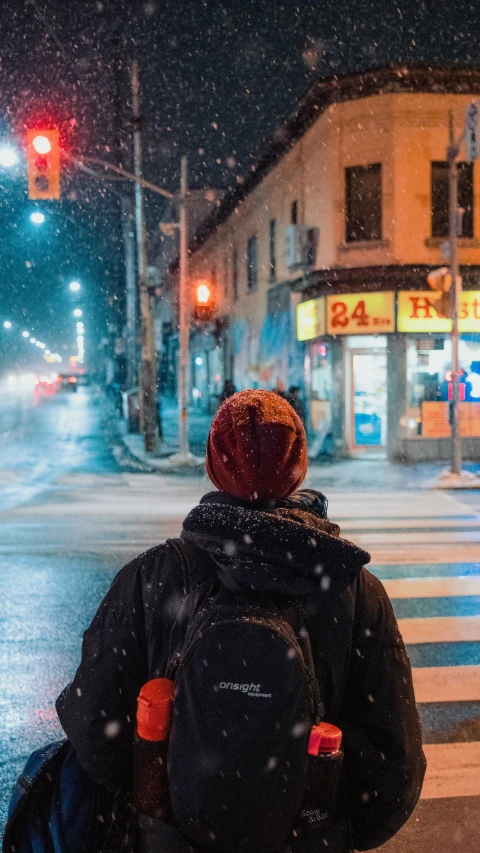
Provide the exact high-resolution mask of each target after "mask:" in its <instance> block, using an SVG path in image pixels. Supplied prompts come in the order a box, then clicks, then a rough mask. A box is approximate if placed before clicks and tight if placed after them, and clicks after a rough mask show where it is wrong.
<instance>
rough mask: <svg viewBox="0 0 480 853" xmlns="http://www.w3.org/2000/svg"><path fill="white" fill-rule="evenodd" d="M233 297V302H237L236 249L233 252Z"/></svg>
mask: <svg viewBox="0 0 480 853" xmlns="http://www.w3.org/2000/svg"><path fill="white" fill-rule="evenodd" d="M232 296H233V301H234V302H236V301H237V299H238V252H237V250H236V249H234V250H233V256H232Z"/></svg>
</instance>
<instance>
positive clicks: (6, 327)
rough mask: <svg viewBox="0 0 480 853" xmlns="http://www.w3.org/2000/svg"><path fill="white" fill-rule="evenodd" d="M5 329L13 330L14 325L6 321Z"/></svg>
mask: <svg viewBox="0 0 480 853" xmlns="http://www.w3.org/2000/svg"><path fill="white" fill-rule="evenodd" d="M3 327H4V329H11V328H12V324H11V322H10V320H5V322H4V324H3Z"/></svg>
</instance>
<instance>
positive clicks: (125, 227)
mask: <svg viewBox="0 0 480 853" xmlns="http://www.w3.org/2000/svg"><path fill="white" fill-rule="evenodd" d="M121 206H122V238H123V246H124V251H125V285H126V319H127V322H126V338H127V388H133V387H134V385H136V384H137V381H138V377H137V317H136V314H137V288H136V282H135V251H134V245H133V238H134V233H133V231H132V228H133V216H132V209H131V204H130V200H129V199H127V198H126V197H122V200H121Z"/></svg>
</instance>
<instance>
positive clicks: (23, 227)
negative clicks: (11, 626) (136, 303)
mask: <svg viewBox="0 0 480 853" xmlns="http://www.w3.org/2000/svg"><path fill="white" fill-rule="evenodd" d="M6 5H7V4H6V0H5V6H6ZM479 32H480V4H479V3H477V2H475V0H472V2H457V3H455V4H450V3H447V2H445V0H435V2H433V0H429V2H418V0H417V2H414V0H400V2H389V1H388V0H383V2H382V0H357V1H355V0H354V2H351V0H350V2H348V0H323V2H310V3H305V2H303V3H296V2H294V0H268V2H265V1H264V0H242V2H238V0H237V2H234V0H227V2H215V0H205V2H202V0H188V2H187V0H184V2H182V0H176V1H175V2H172V0H163V2H155V0H147V2H139V0H128V2H127V0H125V2H121V0H104V2H94V0H83V2H76V3H74V2H72V3H68V2H65V0H33V2H32V0H30V2H28V0H27V2H23V0H9V3H8V13H6V10H4V11H3V14H2V23H1V25H0V62H1V64H0V81H1V85H0V138H1V137H2V136H5V135H6V134H11V135H12V136H13V137H14V138H17V139H18V140H20V142H21V139H22V134H23V133H24V131H25V127H27V126H28V124H29V123H31V122H32V121H35V120H39V119H42V118H43V117H44V118H45V119H47V120H49V121H52V120H54V121H55V122H56V123H58V125H59V126H60V128H61V133H62V137H63V144H64V146H65V148H66V150H68V151H71V152H72V153H75V152H78V153H82V152H83V153H85V154H91V155H95V154H96V155H97V156H101V157H103V158H105V159H110V160H112V162H116V163H121V164H123V165H124V166H125V167H126V168H128V167H130V166H131V145H130V125H129V108H130V107H129V75H128V67H129V62H130V61H131V60H132V59H133V58H134V57H136V58H137V59H138V61H139V64H140V73H141V83H142V87H143V114H144V116H145V135H144V136H145V138H144V144H145V157H144V159H145V164H144V173H145V175H146V177H148V178H149V179H151V180H152V181H155V182H157V183H161V184H163V185H165V186H166V187H168V188H169V189H175V188H176V184H177V181H178V166H179V158H180V156H181V154H183V153H187V154H188V155H189V160H190V169H191V182H192V184H193V185H195V186H203V185H210V186H212V185H214V186H227V185H228V184H230V183H231V182H232V181H235V179H236V176H237V175H238V174H241V173H242V172H244V171H245V170H246V169H248V168H249V166H250V163H251V160H252V158H253V159H254V158H255V155H256V152H258V150H259V148H260V147H261V145H262V140H263V139H264V138H268V136H269V134H270V133H271V132H272V130H273V128H274V127H275V125H276V124H277V123H278V121H279V119H281V117H282V116H283V115H285V114H286V113H288V111H289V110H290V109H291V108H292V107H293V106H294V105H295V103H296V101H297V99H298V98H299V96H300V95H301V94H302V93H303V91H304V90H305V89H306V88H307V87H308V86H309V85H310V84H311V83H312V82H313V81H314V80H315V79H316V78H317V77H319V76H325V75H327V76H328V75H331V74H332V73H343V72H345V71H351V70H355V69H363V68H367V67H371V66H375V65H380V64H383V63H387V62H430V63H440V62H442V63H444V62H459V63H476V62H479V61H480V46H479V44H480V42H479ZM62 189H63V194H62V201H61V202H56V203H55V202H52V203H49V204H46V203H43V205H44V207H45V212H46V214H47V218H48V222H47V223H45V225H44V226H42V229H37V230H36V231H35V230H34V229H33V227H32V225H31V224H30V222H29V220H28V214H29V213H30V212H31V210H32V202H28V200H27V199H26V177H25V165H24V163H20V164H19V166H18V167H17V168H16V169H15V170H12V171H11V172H8V173H7V172H6V171H5V170H1V171H0V228H1V229H2V239H1V241H0V317H1V318H4V317H6V316H7V314H9V312H10V313H11V314H12V319H14V318H19V317H20V316H21V315H22V312H23V315H24V317H25V321H26V322H28V324H29V325H31V326H35V327H38V331H39V334H40V333H41V334H42V335H43V337H44V338H46V337H47V336H48V334H49V335H50V340H51V342H52V345H53V346H59V345H60V344H61V342H62V341H63V340H65V341H67V339H69V338H68V336H69V331H70V332H71V328H72V324H71V322H70V313H71V308H72V305H71V302H70V300H69V297H68V293H67V286H66V285H67V283H68V280H69V278H71V277H74V276H78V277H80V278H81V279H82V281H84V282H85V285H86V297H85V306H84V307H85V310H86V317H88V320H87V322H89V324H90V327H91V329H92V332H93V333H94V334H95V335H97V336H99V335H100V336H101V335H103V333H104V324H105V316H106V314H105V306H107V310H108V311H110V314H111V312H112V311H114V309H115V305H118V306H119V307H120V309H121V301H122V290H123V280H122V274H123V273H122V246H121V240H120V224H119V213H118V196H117V195H115V194H114V193H113V190H115V191H116V192H117V193H118V192H121V191H125V185H124V184H118V183H115V184H109V183H105V182H98V181H95V180H93V179H90V178H86V177H85V176H81V175H79V174H78V172H75V171H72V170H71V168H67V170H66V174H65V175H64V179H63V186H62ZM147 205H148V216H149V226H150V229H153V228H154V227H155V223H156V222H158V220H159V219H160V218H161V214H162V202H161V200H159V199H157V198H155V197H152V196H150V195H147ZM49 211H51V212H52V213H55V215H52V213H51V214H50V215H49ZM57 213H60V214H64V215H66V216H67V217H68V218H67V219H62V218H61V216H57V215H56V214H57ZM72 220H73V221H72ZM87 303H88V304H87ZM108 303H110V306H109V305H108ZM42 330H43V331H42ZM47 333H48V334H47ZM70 338H71V334H70ZM4 339H5V336H4V333H3V330H2V329H1V326H0V351H3V353H4V356H5V347H4V345H3V344H4ZM54 339H55V340H54ZM0 369H1V364H0Z"/></svg>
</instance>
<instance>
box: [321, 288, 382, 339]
mask: <svg viewBox="0 0 480 853" xmlns="http://www.w3.org/2000/svg"><path fill="white" fill-rule="evenodd" d="M394 331H395V294H394V293H390V292H387V293H383V292H380V293H342V294H339V295H338V296H327V333H328V334H329V335H383V334H384V333H385V332H394Z"/></svg>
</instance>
